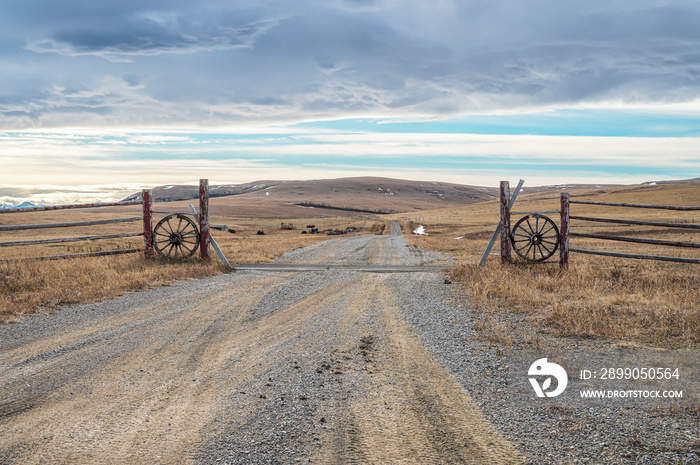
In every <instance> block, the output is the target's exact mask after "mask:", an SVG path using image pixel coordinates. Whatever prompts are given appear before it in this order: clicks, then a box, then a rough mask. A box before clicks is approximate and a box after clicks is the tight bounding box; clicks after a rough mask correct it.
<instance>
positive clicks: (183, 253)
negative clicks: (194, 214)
mask: <svg viewBox="0 0 700 465" xmlns="http://www.w3.org/2000/svg"><path fill="white" fill-rule="evenodd" d="M153 239H154V241H153V242H154V243H153V246H154V247H155V249H156V252H158V255H160V256H161V257H163V258H171V259H175V260H177V259H181V258H187V257H191V256H192V255H193V254H194V252H195V250H197V247H198V246H199V231H198V230H197V225H196V224H195V222H194V221H192V220H191V219H190V218H188V217H186V216H184V215H168V216H166V217H165V218H163V219H162V220H160V221H159V222H158V224H157V225H156V227H155V228H154V229H153Z"/></svg>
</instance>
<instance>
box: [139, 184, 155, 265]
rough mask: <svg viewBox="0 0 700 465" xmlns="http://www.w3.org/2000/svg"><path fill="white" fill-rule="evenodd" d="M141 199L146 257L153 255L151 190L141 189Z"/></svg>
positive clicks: (144, 252)
mask: <svg viewBox="0 0 700 465" xmlns="http://www.w3.org/2000/svg"><path fill="white" fill-rule="evenodd" d="M141 200H142V203H143V256H144V257H146V258H152V257H153V219H152V214H151V212H152V209H153V197H152V196H151V191H149V190H146V189H144V190H142V191H141Z"/></svg>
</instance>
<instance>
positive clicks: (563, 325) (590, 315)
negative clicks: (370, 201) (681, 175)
mask: <svg viewBox="0 0 700 465" xmlns="http://www.w3.org/2000/svg"><path fill="white" fill-rule="evenodd" d="M572 199H585V200H595V201H606V202H628V203H641V204H657V205H658V204H666V205H680V206H693V205H700V184H698V183H693V184H676V185H663V186H629V187H624V188H610V189H596V190H587V191H579V192H572ZM558 208H559V193H558V192H544V193H536V194H528V195H522V194H521V196H520V198H519V200H518V201H517V203H516V205H515V206H514V208H513V210H514V211H543V210H557V209H558ZM571 208H572V215H578V216H589V217H603V218H625V219H635V220H641V221H658V222H669V223H674V222H677V223H694V224H698V223H700V212H674V211H667V210H647V209H644V210H642V209H628V208H618V207H599V206H591V205H580V204H574V205H572V206H571ZM498 212H499V207H498V202H488V203H482V204H478V205H474V206H470V207H463V208H457V209H454V208H452V209H445V210H435V211H430V212H421V213H417V214H411V215H395V216H394V218H402V225H403V226H404V231H410V230H412V229H414V228H415V227H417V226H418V225H423V226H425V230H426V232H427V233H428V234H429V235H428V236H418V235H410V234H409V235H407V240H408V241H409V242H411V243H412V244H415V245H418V246H420V247H423V248H426V249H429V250H436V251H441V252H445V253H447V254H449V255H450V256H452V257H455V258H456V259H457V260H458V262H459V263H460V265H459V266H457V267H456V268H454V269H453V270H452V271H451V276H452V278H451V279H452V280H453V281H454V282H455V283H456V284H457V285H458V289H459V291H458V294H459V295H460V296H461V297H460V298H462V299H465V300H467V301H468V302H469V303H471V305H472V306H473V308H474V309H475V310H476V311H477V313H478V317H479V318H478V322H477V326H478V329H482V330H483V334H484V335H485V337H486V338H487V339H489V340H492V341H494V342H499V343H504V344H506V345H508V344H510V343H512V341H513V339H514V337H516V336H515V334H516V333H517V331H518V330H523V328H522V327H521V328H518V327H516V326H514V325H513V323H512V321H513V319H512V318H508V314H518V315H519V316H520V317H523V318H524V319H525V321H526V323H529V324H530V325H531V326H532V327H534V328H535V331H544V332H549V333H553V334H557V335H561V336H575V337H585V338H613V339H617V340H621V341H629V342H632V343H648V344H653V345H657V346H663V347H675V346H682V347H696V346H698V344H700V265H697V264H678V263H666V262H656V261H640V260H632V259H620V258H608V257H599V256H593V255H583V254H575V253H572V254H571V258H570V265H569V270H568V271H566V272H561V271H560V270H559V267H558V266H557V264H556V263H555V264H545V265H532V264H527V263H524V262H522V261H521V260H519V259H518V257H517V256H516V255H515V254H514V255H513V256H514V258H515V260H514V261H515V263H514V264H512V265H507V266H501V265H500V260H499V257H498V250H499V249H498V247H499V243H498V241H496V244H495V246H494V250H493V251H492V255H491V256H490V257H489V258H488V259H487V262H486V264H485V266H483V267H477V264H478V262H479V260H480V259H481V256H482V254H483V252H484V250H485V248H486V245H487V244H488V241H489V239H490V238H491V235H492V233H493V231H494V229H495V227H496V225H497V224H498V220H499V213H498ZM519 216H522V215H513V219H512V223H513V224H514V223H515V221H516V220H517V218H518V217H519ZM548 216H549V217H550V218H552V219H553V220H554V222H555V223H556V224H557V225H559V215H558V214H557V213H554V214H548ZM571 229H572V231H576V232H585V233H595V234H611V235H622V236H631V237H643V238H650V239H662V240H670V241H682V242H695V243H698V242H700V232H698V231H693V230H687V229H671V228H658V227H647V226H626V225H609V224H601V223H589V222H582V221H577V220H572V228H571ZM457 238H459V239H457ZM570 243H571V247H574V248H582V249H593V250H603V251H611V252H620V253H637V254H647V255H670V256H678V257H690V258H700V252H699V251H698V249H693V248H685V249H678V248H669V247H666V246H659V245H642V244H630V243H625V242H612V241H602V240H599V239H588V238H577V237H572V238H571V239H570ZM558 258H559V256H558V253H557V254H555V255H554V256H553V257H552V259H551V260H553V261H556V260H558ZM521 326H524V325H521Z"/></svg>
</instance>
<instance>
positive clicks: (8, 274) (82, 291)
mask: <svg viewBox="0 0 700 465" xmlns="http://www.w3.org/2000/svg"><path fill="white" fill-rule="evenodd" d="M62 213H63V214H62V215H59V212H47V213H22V214H17V216H13V217H9V216H5V217H3V218H2V219H3V220H5V221H8V222H9V220H12V224H30V223H48V222H59V221H82V220H88V219H95V217H97V218H98V219H100V218H101V217H110V216H114V213H112V212H107V213H96V212H86V211H69V212H62ZM120 214H121V215H123V216H124V214H123V213H120ZM126 216H128V214H127V215H126ZM160 217H162V215H158V216H157V217H156V219H155V221H154V225H155V224H156V222H157V221H158V220H159V219H160ZM292 221H293V222H295V223H296V224H297V228H298V229H295V230H280V229H279V228H280V222H292ZM212 223H213V224H217V223H222V224H228V225H230V227H232V229H236V233H235V234H231V233H228V232H221V231H217V230H212V234H213V236H214V238H215V239H216V240H217V243H218V244H219V246H220V247H221V249H222V250H223V252H224V255H225V256H226V258H227V259H228V260H229V262H230V263H232V264H235V263H259V262H271V261H274V260H275V259H277V258H279V257H281V256H282V255H284V254H285V253H286V252H289V251H292V250H294V249H297V248H300V247H306V246H309V245H312V244H315V243H317V242H321V241H324V240H328V239H330V237H329V236H327V235H326V234H301V230H302V229H304V226H305V225H307V224H311V223H313V224H316V225H318V226H319V227H320V228H323V229H326V228H336V227H338V228H344V227H346V226H349V225H355V226H365V231H366V233H370V234H376V231H378V230H379V229H380V227H381V226H383V224H384V222H382V221H358V220H356V219H352V218H324V219H310V220H303V219H302V220H300V219H295V220H288V221H285V220H278V219H274V220H273V219H232V218H224V217H213V218H212ZM139 227H140V224H136V225H134V224H117V225H112V227H111V228H109V231H108V233H123V232H134V231H138V228H139ZM261 229H262V230H264V231H265V235H261V236H258V235H257V234H256V233H257V231H258V230H261ZM105 233H106V232H105V231H104V230H101V229H99V228H94V227H92V228H90V227H73V228H62V229H38V230H29V231H15V232H9V233H5V234H4V235H3V238H2V239H3V240H8V241H11V240H35V239H51V238H58V237H71V236H88V235H95V234H105ZM139 247H143V242H142V239H141V238H140V237H137V238H128V239H116V240H99V241H85V242H76V243H67V244H45V245H31V246H23V247H4V248H2V249H0V252H2V254H1V255H0V258H1V259H5V260H15V261H2V260H0V324H2V323H8V322H13V321H19V318H20V317H22V316H25V315H29V314H32V313H36V312H39V313H42V312H51V311H54V310H56V309H57V308H58V307H60V306H61V305H68V304H75V303H88V302H97V301H101V300H106V299H110V298H113V297H116V296H118V295H121V294H125V293H127V292H133V291H140V290H144V289H151V288H155V287H159V286H165V285H169V284H172V283H174V282H176V281H184V280H190V279H200V278H207V277H211V276H214V275H217V274H221V273H226V272H228V271H229V270H228V269H227V268H226V267H225V266H224V265H223V263H222V262H221V261H219V259H218V257H217V256H216V254H215V252H214V251H213V250H212V252H211V253H212V262H211V263H203V262H202V261H200V260H199V259H198V257H199V251H197V252H195V255H194V256H193V257H192V258H190V259H187V260H184V261H180V262H171V261H165V260H160V259H155V260H146V259H144V258H143V255H142V254H141V253H134V254H129V255H115V256H107V257H84V258H71V259H64V260H32V259H28V258H30V257H42V256H49V255H61V254H74V253H84V252H99V251H104V250H115V249H129V248H139Z"/></svg>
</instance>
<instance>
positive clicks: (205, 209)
mask: <svg viewBox="0 0 700 465" xmlns="http://www.w3.org/2000/svg"><path fill="white" fill-rule="evenodd" d="M210 237H211V231H210V230H209V180H208V179H200V180H199V251H200V253H201V256H202V260H206V261H210V260H211V253H210V252H209V242H210Z"/></svg>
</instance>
